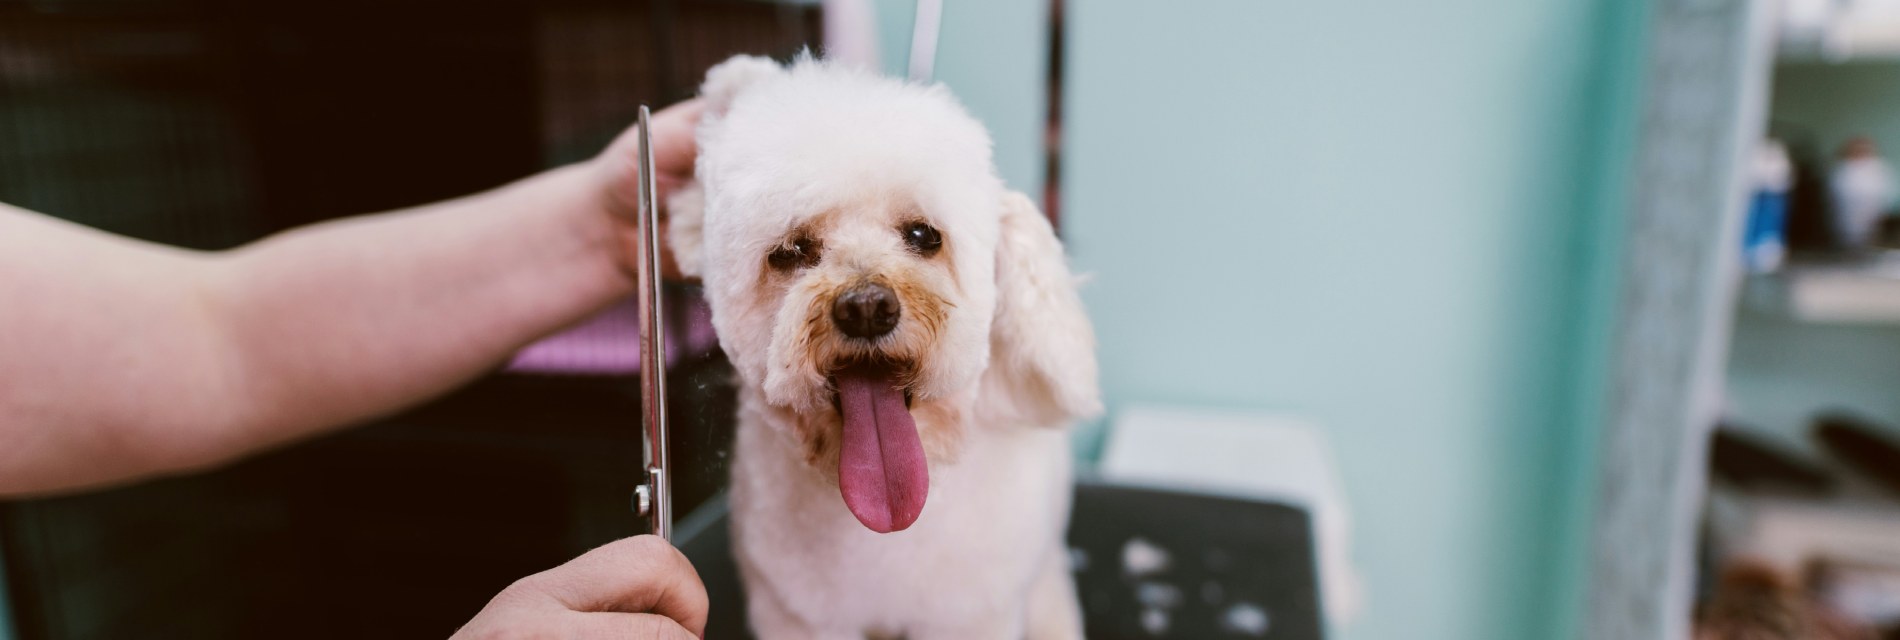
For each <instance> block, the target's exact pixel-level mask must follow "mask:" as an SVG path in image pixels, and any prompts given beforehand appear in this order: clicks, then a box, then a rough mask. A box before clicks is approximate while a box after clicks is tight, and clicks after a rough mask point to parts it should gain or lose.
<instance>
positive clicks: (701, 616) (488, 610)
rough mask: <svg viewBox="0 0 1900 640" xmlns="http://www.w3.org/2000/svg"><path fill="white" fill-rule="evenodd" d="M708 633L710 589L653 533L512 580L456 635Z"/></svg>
mask: <svg viewBox="0 0 1900 640" xmlns="http://www.w3.org/2000/svg"><path fill="white" fill-rule="evenodd" d="M705 633H706V587H705V585H703V584H701V583H700V582H699V573H698V572H697V571H694V570H693V565H692V564H691V563H688V562H687V561H686V556H684V555H681V554H680V552H679V551H678V550H676V549H674V548H673V547H672V545H669V544H667V543H666V541H664V540H661V539H659V538H657V537H654V536H637V537H633V538H627V539H624V540H619V541H616V542H612V543H609V544H607V545H606V546H603V547H600V548H598V549H595V550H593V551H589V552H587V553H586V554H583V555H581V557H578V558H575V559H573V560H571V561H569V562H568V563H567V564H564V565H561V566H558V567H555V568H553V569H550V570H547V571H543V572H541V573H537V574H534V575H531V576H528V577H526V578H522V579H521V580H519V581H517V582H515V583H514V584H512V585H509V587H508V588H507V589H504V590H502V592H501V594H500V595H497V596H495V599H494V600H490V601H489V602H488V606H486V607H483V608H482V611H481V613H477V614H475V619H474V620H470V621H469V622H468V624H466V625H463V626H462V629H461V630H459V631H457V632H455V639H456V640H477V639H483V640H486V639H491V638H492V639H496V640H505V639H508V638H588V639H599V640H657V639H665V640H688V639H691V638H698V637H700V636H702V635H704V634H705Z"/></svg>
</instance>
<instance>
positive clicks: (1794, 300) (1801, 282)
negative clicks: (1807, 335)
mask: <svg viewBox="0 0 1900 640" xmlns="http://www.w3.org/2000/svg"><path fill="white" fill-rule="evenodd" d="M1742 304H1743V306H1744V308H1746V309H1748V310H1751V311H1754V312H1757V313H1763V314H1768V315H1776V316H1782V317H1787V318H1791V319H1794V320H1798V321H1801V322H1809V323H1815V324H1856V325H1869V324H1874V325H1885V324H1900V251H1892V250H1888V251H1882V252H1880V253H1879V254H1876V255H1873V256H1869V257H1865V258H1827V259H1812V258H1811V259H1806V260H1796V261H1795V262H1792V263H1790V264H1789V265H1788V266H1787V267H1785V268H1783V269H1782V270H1781V271H1780V272H1777V273H1773V274H1766V275H1758V276H1751V277H1749V279H1748V280H1747V282H1746V284H1745V285H1744V288H1743V291H1742Z"/></svg>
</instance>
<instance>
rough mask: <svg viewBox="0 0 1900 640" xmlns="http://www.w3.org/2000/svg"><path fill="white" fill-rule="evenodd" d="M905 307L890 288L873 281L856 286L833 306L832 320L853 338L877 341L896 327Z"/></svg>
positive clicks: (839, 297)
mask: <svg viewBox="0 0 1900 640" xmlns="http://www.w3.org/2000/svg"><path fill="white" fill-rule="evenodd" d="M903 310H904V306H903V305H902V304H899V303H898V302H897V293H896V292H894V291H891V288H890V287H886V286H884V285H881V284H878V283H875V282H870V283H865V284H861V285H858V286H856V287H853V288H852V289H851V290H850V291H846V292H844V295H841V296H838V301H837V302H834V303H832V304H831V321H832V322H834V323H837V325H838V330H839V331H843V332H844V334H845V335H847V336H851V337H853V338H876V337H878V336H882V335H884V334H887V333H890V332H891V330H892V329H896V328H897V317H898V315H900V313H901V312H902V311H903Z"/></svg>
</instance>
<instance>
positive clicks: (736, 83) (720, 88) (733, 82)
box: [699, 55, 785, 118]
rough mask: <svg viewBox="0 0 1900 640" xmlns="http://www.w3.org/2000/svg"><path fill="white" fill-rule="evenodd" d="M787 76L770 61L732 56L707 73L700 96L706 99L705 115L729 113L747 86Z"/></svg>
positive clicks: (760, 58) (700, 86) (763, 58)
mask: <svg viewBox="0 0 1900 640" xmlns="http://www.w3.org/2000/svg"><path fill="white" fill-rule="evenodd" d="M784 73H785V68H784V67H781V66H779V64H778V63H777V62H773V61H772V59H771V58H766V57H762V56H747V55H738V56H733V57H731V58H727V59H726V61H725V62H721V63H719V64H716V65H713V68H711V69H707V70H706V82H704V83H702V84H700V85H699V95H700V97H701V98H704V99H705V100H706V113H707V114H708V115H711V116H713V117H714V118H718V117H720V116H724V115H725V114H726V110H727V109H730V108H731V107H732V101H733V100H734V99H736V98H738V97H739V94H740V93H741V92H743V91H744V90H745V88H746V87H749V86H752V84H753V83H756V82H758V81H760V80H763V79H766V78H771V77H774V76H778V75H781V74H784Z"/></svg>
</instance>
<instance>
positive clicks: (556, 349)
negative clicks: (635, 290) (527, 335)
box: [507, 295, 719, 376]
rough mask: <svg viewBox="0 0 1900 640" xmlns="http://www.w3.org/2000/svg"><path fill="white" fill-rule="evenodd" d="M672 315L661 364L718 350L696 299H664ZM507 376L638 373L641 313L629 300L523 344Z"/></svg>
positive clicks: (706, 314) (701, 303)
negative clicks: (542, 337) (562, 329)
mask: <svg viewBox="0 0 1900 640" xmlns="http://www.w3.org/2000/svg"><path fill="white" fill-rule="evenodd" d="M667 297H668V298H669V300H668V302H669V303H671V308H672V309H674V310H675V313H673V314H669V315H671V316H672V317H671V318H668V322H667V323H666V347H667V348H666V355H667V358H666V365H667V367H669V368H670V367H674V366H677V365H678V364H679V363H680V362H681V361H682V360H688V359H698V358H700V357H702V356H705V355H706V354H708V353H711V352H712V350H713V349H717V348H718V347H719V337H718V335H716V334H714V333H713V328H712V313H711V311H710V310H709V309H708V308H707V307H706V301H705V299H703V298H701V297H699V296H697V295H678V296H667ZM507 371H508V372H509V373H528V374H543V375H582V376H612V375H631V374H637V373H640V310H639V308H638V307H636V306H635V303H634V301H633V299H632V298H628V299H626V300H623V301H620V302H617V303H615V304H614V305H613V306H611V307H608V308H607V310H606V311H602V312H601V313H600V314H599V315H596V316H594V317H593V318H590V319H588V320H587V321H586V322H583V323H581V324H579V325H576V326H574V327H572V328H570V329H568V330H566V331H563V332H561V333H558V334H555V335H552V336H549V337H547V338H545V339H543V340H541V341H540V342H536V343H534V344H531V345H528V347H527V348H525V349H522V350H521V352H520V353H517V354H515V359H514V361H513V362H510V363H509V364H508V368H507Z"/></svg>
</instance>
